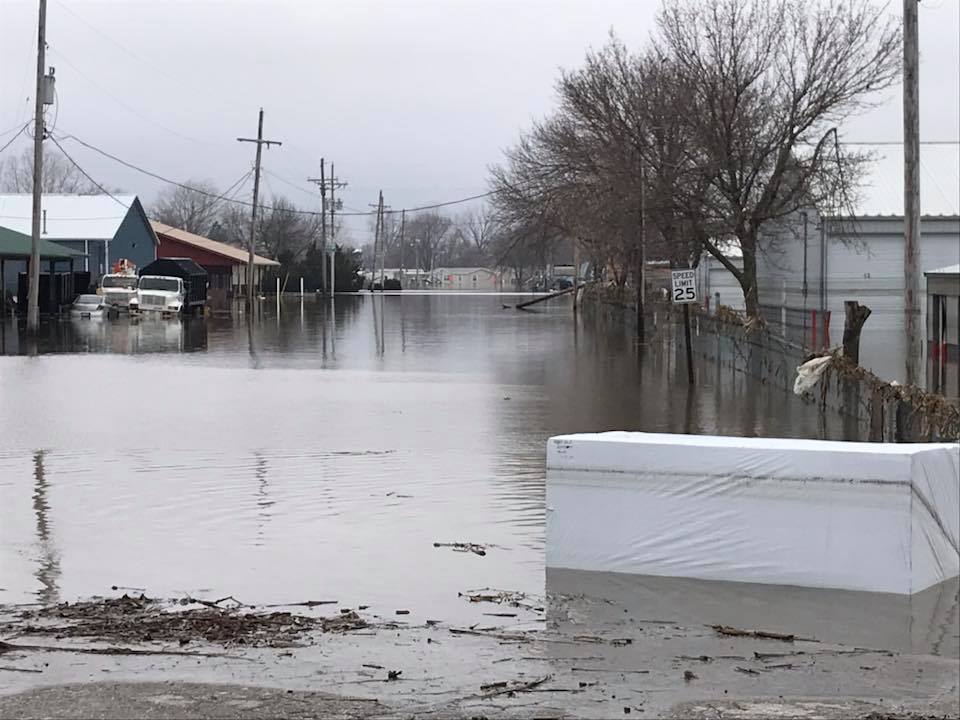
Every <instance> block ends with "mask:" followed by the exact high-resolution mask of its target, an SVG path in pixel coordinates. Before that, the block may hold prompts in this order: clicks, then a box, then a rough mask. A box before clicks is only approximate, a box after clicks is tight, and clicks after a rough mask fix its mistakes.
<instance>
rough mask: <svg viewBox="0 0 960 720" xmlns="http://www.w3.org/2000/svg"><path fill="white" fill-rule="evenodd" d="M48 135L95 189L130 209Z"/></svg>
mask: <svg viewBox="0 0 960 720" xmlns="http://www.w3.org/2000/svg"><path fill="white" fill-rule="evenodd" d="M49 137H50V141H51V142H52V143H53V144H54V145H56V146H57V147H58V148H59V149H60V152H62V153H63V156H64V157H65V158H66V159H67V160H69V161H70V163H71V164H72V165H73V166H74V167H75V168H76V169H77V170H79V171H80V174H81V175H83V176H84V177H85V178H86V179H87V180H89V181H90V182H92V183H93V184H94V185H95V186H96V187H97V189H98V190H99V191H100V192H102V193H103V194H104V195H109V196H110V197H111V198H112V199H113V200H114V201H116V202H117V203H119V204H120V205H121V206H122V207H123V208H125V209H127V210H129V209H130V206H129V205H127V204H126V203H124V202H123V201H122V200H118V199H117V198H116V196H114V194H113V193H111V192H110V191H109V190H107V189H106V188H105V187H104V186H103V185H101V184H100V183H98V182H97V181H96V180H94V179H93V178H92V177H90V175H89V174H88V173H87V171H86V170H84V169H83V168H82V167H80V164H79V163H78V162H77V161H76V160H74V159H73V158H72V157H70V153H68V152H67V151H66V150H64V149H63V146H62V145H61V144H60V143H59V142H58V141H57V139H56V138H55V137H53V135H50V136H49Z"/></svg>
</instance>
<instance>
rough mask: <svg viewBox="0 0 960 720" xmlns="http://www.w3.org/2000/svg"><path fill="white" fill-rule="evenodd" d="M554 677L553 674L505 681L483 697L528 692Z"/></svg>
mask: <svg viewBox="0 0 960 720" xmlns="http://www.w3.org/2000/svg"><path fill="white" fill-rule="evenodd" d="M552 678H553V675H544V676H543V677H542V678H538V679H537V680H531V681H529V682H519V683H504V686H503V687H500V688H497V689H495V690H493V691H492V692H487V693H484V695H483V697H485V698H490V697H496V696H497V695H513V694H515V693H521V692H527V691H528V690H533V689H534V688H535V687H539V686H541V685H543V684H544V683H545V682H547V681H548V680H551V679H552Z"/></svg>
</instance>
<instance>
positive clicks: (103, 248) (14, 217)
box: [0, 193, 157, 292]
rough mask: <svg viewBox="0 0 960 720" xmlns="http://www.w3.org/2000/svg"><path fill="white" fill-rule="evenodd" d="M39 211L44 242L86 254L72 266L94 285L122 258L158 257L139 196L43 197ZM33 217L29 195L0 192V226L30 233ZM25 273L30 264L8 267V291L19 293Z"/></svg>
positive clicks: (147, 259)
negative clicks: (84, 272) (86, 276)
mask: <svg viewBox="0 0 960 720" xmlns="http://www.w3.org/2000/svg"><path fill="white" fill-rule="evenodd" d="M41 209H42V216H41V221H40V236H41V238H42V239H44V240H50V241H54V242H56V243H57V244H58V245H62V246H64V247H68V248H70V249H72V250H75V251H78V252H81V253H83V256H82V257H80V258H77V259H76V260H75V261H74V267H75V269H76V270H86V271H88V272H89V273H90V276H91V277H90V279H91V282H94V283H95V282H96V281H97V280H99V278H100V276H101V275H103V274H104V273H106V272H109V271H110V268H111V266H112V264H113V263H115V262H116V261H117V260H119V259H121V258H125V259H127V260H130V261H131V262H133V263H134V264H135V265H137V267H143V266H144V265H146V264H147V263H149V262H152V261H153V260H155V259H156V258H157V236H156V234H154V232H153V228H151V227H150V221H149V220H148V219H147V215H146V213H145V212H144V210H143V206H142V205H141V204H140V200H139V199H137V196H136V195H116V196H113V197H111V196H110V195H57V194H45V195H44V196H43V198H42V199H41ZM32 218H33V198H32V196H31V195H30V194H28V193H18V194H0V226H3V227H6V228H9V229H11V230H15V231H17V232H20V233H23V234H25V235H30V234H31V233H32V231H33V228H32ZM21 272H26V261H18V262H8V263H6V268H5V272H4V277H3V286H4V288H6V289H8V290H10V291H11V292H16V288H17V275H18V273H21Z"/></svg>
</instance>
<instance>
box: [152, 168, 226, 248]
mask: <svg viewBox="0 0 960 720" xmlns="http://www.w3.org/2000/svg"><path fill="white" fill-rule="evenodd" d="M184 185H186V186H189V187H190V188H196V190H199V191H202V192H197V191H196V190H190V189H188V188H187V187H180V186H177V185H171V186H170V187H168V188H166V189H165V190H164V191H163V192H161V193H160V195H159V196H158V197H157V200H156V202H155V203H154V204H153V206H152V207H151V208H150V216H151V217H152V218H154V219H155V220H159V221H160V222H162V223H166V224H167V225H172V226H173V227H177V228H180V229H181V230H186V231H187V232H191V233H196V234H197V235H207V234H209V233H210V232H211V229H212V228H213V225H214V223H215V222H216V221H217V219H218V216H219V214H220V212H221V207H220V204H221V201H220V200H218V199H217V196H218V195H219V194H220V191H219V190H218V189H217V187H216V185H214V184H213V183H212V182H210V181H209V180H188V181H186V182H185V183H184Z"/></svg>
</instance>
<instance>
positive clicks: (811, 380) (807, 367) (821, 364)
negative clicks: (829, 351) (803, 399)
mask: <svg viewBox="0 0 960 720" xmlns="http://www.w3.org/2000/svg"><path fill="white" fill-rule="evenodd" d="M831 360H833V356H831V355H824V356H823V357H815V358H813V359H812V360H807V362H805V363H804V364H803V365H799V366H798V367H797V379H796V380H794V381H793V393H794V395H803V394H804V393H806V392H810V391H811V390H812V389H813V388H814V386H816V384H817V383H818V382H820V378H821V376H822V375H823V373H825V372H826V370H827V366H828V365H830V361H831Z"/></svg>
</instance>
